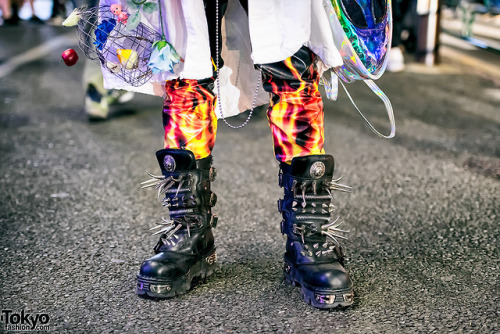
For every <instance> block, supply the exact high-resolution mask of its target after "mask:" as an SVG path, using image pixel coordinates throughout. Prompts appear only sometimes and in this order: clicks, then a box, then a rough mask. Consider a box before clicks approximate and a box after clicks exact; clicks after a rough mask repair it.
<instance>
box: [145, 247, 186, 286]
mask: <svg viewBox="0 0 500 334" xmlns="http://www.w3.org/2000/svg"><path fill="white" fill-rule="evenodd" d="M186 268H187V269H186ZM188 271H189V266H185V265H182V262H181V261H179V259H177V260H173V259H171V258H169V257H165V256H164V254H162V253H159V254H157V255H155V256H153V257H152V258H150V259H148V260H145V261H144V262H143V263H142V265H141V268H140V270H139V276H141V277H143V278H149V279H157V280H166V281H169V280H173V279H176V278H178V277H180V276H183V275H185V274H186V273H187V272H188Z"/></svg>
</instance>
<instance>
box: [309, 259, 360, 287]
mask: <svg viewBox="0 0 500 334" xmlns="http://www.w3.org/2000/svg"><path fill="white" fill-rule="evenodd" d="M302 267H303V268H302V270H301V271H302V274H303V278H304V283H306V284H308V285H310V286H311V287H314V288H315V289H325V290H346V289H351V288H352V281H351V278H350V277H349V274H348V273H347V272H346V271H345V269H344V268H343V267H342V266H341V265H340V263H327V264H318V265H314V266H302Z"/></svg>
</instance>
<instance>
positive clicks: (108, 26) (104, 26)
mask: <svg viewBox="0 0 500 334" xmlns="http://www.w3.org/2000/svg"><path fill="white" fill-rule="evenodd" d="M115 26H116V20H115V19H109V20H103V21H102V22H101V23H100V24H99V25H97V28H96V30H95V42H94V44H95V45H96V48H97V49H99V50H100V51H102V49H103V48H104V45H105V44H106V41H107V40H108V36H109V33H110V32H111V31H112V30H113V29H114V28H115Z"/></svg>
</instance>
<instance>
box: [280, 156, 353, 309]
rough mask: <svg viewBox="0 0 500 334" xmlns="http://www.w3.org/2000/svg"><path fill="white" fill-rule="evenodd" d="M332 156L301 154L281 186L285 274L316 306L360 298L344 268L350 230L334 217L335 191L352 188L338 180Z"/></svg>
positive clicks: (287, 169) (282, 177)
mask: <svg viewBox="0 0 500 334" xmlns="http://www.w3.org/2000/svg"><path fill="white" fill-rule="evenodd" d="M333 169H334V160H333V157H332V156H331V155H310V156H305V157H296V158H294V159H293V160H292V164H291V165H288V164H286V163H281V170H280V186H281V187H283V188H284V190H285V198H284V199H280V200H279V201H278V207H279V210H280V212H281V214H282V215H283V221H282V222H281V232H282V233H283V234H286V236H287V241H286V252H285V266H284V271H285V278H286V281H287V282H288V283H290V284H293V285H296V286H300V287H301V296H302V299H303V300H304V301H305V302H306V303H308V304H311V305H312V306H314V307H317V308H322V309H328V308H334V307H337V306H349V305H351V304H352V303H353V301H354V292H353V285H352V281H351V279H350V277H349V274H348V273H347V272H346V270H345V269H344V267H343V254H342V248H341V246H340V244H339V239H345V235H344V234H345V233H347V231H343V230H341V229H340V228H339V225H340V222H339V221H338V220H339V219H338V218H337V219H336V220H331V218H330V216H331V214H330V213H331V212H332V211H333V210H334V206H333V204H332V198H333V197H332V191H334V190H340V191H350V188H349V187H347V186H344V185H341V184H339V183H337V181H338V180H332V177H333Z"/></svg>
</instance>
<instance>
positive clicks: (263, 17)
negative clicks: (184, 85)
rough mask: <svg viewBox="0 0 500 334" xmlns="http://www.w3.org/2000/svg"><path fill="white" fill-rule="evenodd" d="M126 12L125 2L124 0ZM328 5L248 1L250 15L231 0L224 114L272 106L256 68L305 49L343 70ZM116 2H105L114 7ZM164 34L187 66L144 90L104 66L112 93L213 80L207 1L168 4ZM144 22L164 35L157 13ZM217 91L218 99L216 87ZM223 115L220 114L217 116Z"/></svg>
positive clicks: (159, 91) (301, 0) (324, 64)
mask: <svg viewBox="0 0 500 334" xmlns="http://www.w3.org/2000/svg"><path fill="white" fill-rule="evenodd" d="M120 1H121V5H122V9H123V10H124V11H127V5H126V1H125V0H120ZM324 1H329V0H248V16H247V14H246V12H245V11H244V9H243V8H242V7H241V5H240V2H239V0H229V3H228V7H227V10H226V13H225V15H224V19H223V22H222V35H223V46H222V50H221V52H222V58H223V59H224V64H225V66H224V67H223V68H221V70H220V96H219V99H218V100H220V102H222V107H223V112H224V116H226V117H227V116H231V115H235V114H238V113H239V112H241V111H244V110H247V109H249V108H250V107H251V105H252V100H253V98H254V95H255V94H257V99H256V100H257V102H256V105H260V104H264V103H267V102H268V100H269V97H268V94H267V93H266V92H264V90H263V89H262V85H260V88H259V89H258V90H257V89H256V87H257V84H258V79H259V71H258V70H256V69H255V68H254V65H255V64H266V63H273V62H277V61H282V60H284V59H286V58H288V57H290V56H292V55H293V54H294V53H295V52H297V51H298V50H299V49H300V48H301V47H302V46H303V45H305V46H307V47H309V48H310V49H311V50H312V51H313V52H314V53H315V54H316V55H318V56H319V59H320V64H319V68H320V70H323V69H327V68H330V67H336V66H340V65H341V64H342V58H341V56H340V53H339V51H338V50H337V48H336V47H335V45H334V42H333V36H332V30H331V28H330V25H329V22H328V17H327V12H326V11H325V7H324ZM113 3H116V0H101V5H111V4H113ZM161 5H162V14H163V15H162V20H163V27H164V34H165V36H166V39H167V41H168V42H170V43H171V44H172V45H173V46H174V47H175V49H176V50H177V52H178V53H179V55H180V56H181V57H182V58H183V59H184V62H181V63H179V64H178V65H177V66H176V67H175V69H174V73H170V72H164V73H161V74H157V75H154V76H153V77H152V78H151V80H150V81H149V82H147V83H146V84H145V85H143V86H140V87H131V86H130V85H128V84H127V83H126V82H124V81H122V80H121V79H119V78H118V77H116V76H114V75H113V74H111V73H110V72H109V70H108V69H106V68H102V71H103V76H104V85H105V87H106V88H108V89H125V90H130V91H136V92H141V93H146V94H153V95H159V96H163V95H164V89H163V86H164V84H165V81H166V80H172V79H177V78H181V79H204V78H208V77H211V76H212V71H213V65H212V62H211V53H210V44H209V36H208V25H207V20H206V16H205V9H204V5H203V0H163V1H161ZM141 22H142V23H143V24H145V25H147V26H149V27H151V28H153V29H154V30H156V31H158V32H160V33H161V24H160V19H159V13H158V11H155V12H153V13H152V14H146V13H144V12H142V20H141ZM215 93H216V94H217V95H218V94H219V92H218V91H217V88H216V89H215ZM217 114H219V112H217Z"/></svg>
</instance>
